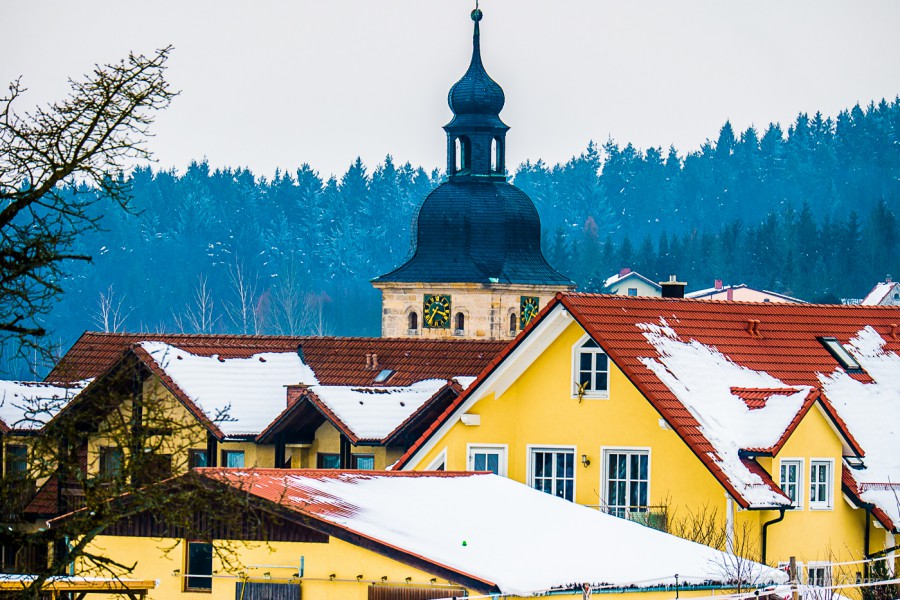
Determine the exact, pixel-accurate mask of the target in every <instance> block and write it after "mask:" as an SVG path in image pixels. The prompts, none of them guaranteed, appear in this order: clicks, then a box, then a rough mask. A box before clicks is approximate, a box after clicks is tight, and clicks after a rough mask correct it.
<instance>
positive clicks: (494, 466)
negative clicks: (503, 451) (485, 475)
mask: <svg viewBox="0 0 900 600" xmlns="http://www.w3.org/2000/svg"><path fill="white" fill-rule="evenodd" d="M487 470H488V471H490V472H491V473H494V474H495V475H499V474H500V455H499V454H488V455H487Z"/></svg>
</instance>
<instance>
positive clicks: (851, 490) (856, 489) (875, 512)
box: [841, 468, 900, 531]
mask: <svg viewBox="0 0 900 600" xmlns="http://www.w3.org/2000/svg"><path fill="white" fill-rule="evenodd" d="M841 488H842V490H843V491H844V492H845V493H846V494H847V495H849V496H850V498H851V499H852V500H853V502H854V503H856V505H857V506H866V505H867V504H869V503H868V502H866V501H865V500H863V499H862V498H861V497H860V494H862V492H863V490H862V487H861V486H860V484H859V483H857V482H856V479H854V477H853V473H852V472H851V471H850V469H847V468H844V469H841ZM869 507H870V508H871V510H872V516H874V517H875V518H876V519H878V522H879V523H881V524H882V525H883V526H884V528H885V529H887V530H888V531H896V530H897V526H900V524H898V525H897V526H895V525H894V523H893V522H892V521H891V518H890V517H889V516H888V514H887V513H886V512H885V511H884V510H882V509H880V508H878V507H877V506H875V505H869Z"/></svg>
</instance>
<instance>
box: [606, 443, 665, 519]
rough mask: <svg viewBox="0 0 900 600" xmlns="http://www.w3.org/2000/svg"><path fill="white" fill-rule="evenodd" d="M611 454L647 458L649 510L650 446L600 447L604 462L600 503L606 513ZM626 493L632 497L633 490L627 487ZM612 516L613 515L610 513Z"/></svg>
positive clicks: (648, 502) (651, 471)
mask: <svg viewBox="0 0 900 600" xmlns="http://www.w3.org/2000/svg"><path fill="white" fill-rule="evenodd" d="M610 454H643V455H646V456H647V507H648V510H649V507H650V498H651V497H652V496H650V493H651V487H650V483H651V480H652V479H653V477H652V473H653V470H652V469H653V463H652V455H653V453H652V452H651V448H650V447H649V446H601V447H600V456H601V457H602V460H601V462H600V502H601V507H603V509H604V512H607V511H608V509H609V497H608V494H609V455H610ZM626 491H627V493H628V494H629V495H630V494H631V490H630V486H626ZM627 510H628V508H627V507H626V515H625V518H628V514H627ZM610 514H612V513H610Z"/></svg>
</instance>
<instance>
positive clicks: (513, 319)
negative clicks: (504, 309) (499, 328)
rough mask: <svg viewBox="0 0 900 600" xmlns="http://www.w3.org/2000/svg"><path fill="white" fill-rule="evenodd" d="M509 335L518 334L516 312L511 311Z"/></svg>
mask: <svg viewBox="0 0 900 600" xmlns="http://www.w3.org/2000/svg"><path fill="white" fill-rule="evenodd" d="M509 335H516V313H514V312H513V313H509Z"/></svg>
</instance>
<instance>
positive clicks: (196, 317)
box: [172, 275, 221, 333]
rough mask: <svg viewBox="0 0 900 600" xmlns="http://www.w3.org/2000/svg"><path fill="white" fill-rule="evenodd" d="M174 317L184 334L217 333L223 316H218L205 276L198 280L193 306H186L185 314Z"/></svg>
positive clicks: (174, 315)
mask: <svg viewBox="0 0 900 600" xmlns="http://www.w3.org/2000/svg"><path fill="white" fill-rule="evenodd" d="M172 316H173V318H174V319H175V325H176V326H177V327H178V329H180V330H181V332H182V333H215V329H216V325H218V323H219V319H220V318H221V315H218V314H216V303H215V301H214V300H213V298H212V293H211V292H210V291H209V285H208V282H207V279H206V276H205V275H200V276H199V277H198V278H197V287H195V288H194V298H193V304H192V305H188V306H186V307H185V308H184V313H183V314H180V315H179V314H174V313H173V315H172Z"/></svg>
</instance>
